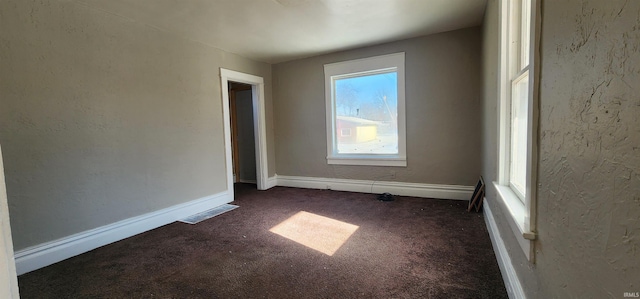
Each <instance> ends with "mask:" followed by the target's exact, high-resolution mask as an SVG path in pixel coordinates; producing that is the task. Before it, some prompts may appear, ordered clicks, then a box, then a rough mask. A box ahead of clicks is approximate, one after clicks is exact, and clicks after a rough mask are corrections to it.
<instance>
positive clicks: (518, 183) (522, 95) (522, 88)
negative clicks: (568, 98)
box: [509, 72, 529, 195]
mask: <svg viewBox="0 0 640 299" xmlns="http://www.w3.org/2000/svg"><path fill="white" fill-rule="evenodd" d="M512 88H513V89H512V96H511V165H510V171H509V172H510V178H509V181H510V183H511V185H512V186H513V187H514V188H515V189H516V190H517V191H519V192H520V195H524V194H525V190H526V189H525V186H526V170H527V115H528V97H529V73H528V72H526V73H525V74H524V75H523V76H521V77H519V78H518V79H516V80H514V81H513V87H512Z"/></svg>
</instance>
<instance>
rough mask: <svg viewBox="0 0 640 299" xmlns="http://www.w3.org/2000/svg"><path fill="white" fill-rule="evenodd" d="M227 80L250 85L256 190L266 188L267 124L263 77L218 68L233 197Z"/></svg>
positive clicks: (226, 152) (227, 165)
mask: <svg viewBox="0 0 640 299" xmlns="http://www.w3.org/2000/svg"><path fill="white" fill-rule="evenodd" d="M229 81H233V82H239V83H245V84H249V85H251V95H252V103H253V126H254V127H253V130H254V136H255V144H256V150H255V151H256V181H257V185H258V190H266V189H269V188H267V178H268V176H269V175H268V165H267V129H266V128H267V126H266V121H265V104H264V100H265V99H264V79H263V78H262V77H259V76H254V75H250V74H245V73H241V72H236V71H232V70H227V69H223V68H220V84H221V87H220V88H221V89H222V116H223V127H224V144H225V146H224V147H225V157H226V158H225V159H226V167H227V191H228V192H229V194H230V195H231V197H232V198H233V166H232V163H233V160H232V157H231V120H230V119H231V117H230V112H229V87H228V86H229Z"/></svg>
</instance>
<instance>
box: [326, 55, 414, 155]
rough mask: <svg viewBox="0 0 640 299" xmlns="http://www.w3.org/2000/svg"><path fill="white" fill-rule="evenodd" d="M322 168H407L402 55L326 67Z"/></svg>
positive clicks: (359, 60) (333, 64)
mask: <svg viewBox="0 0 640 299" xmlns="http://www.w3.org/2000/svg"><path fill="white" fill-rule="evenodd" d="M324 74H325V96H326V106H327V162H328V163H329V164H347V165H378V166H407V159H406V145H405V140H406V138H405V137H406V135H405V127H406V125H405V107H404V53H396V54H390V55H383V56H376V57H370V58H364V59H358V60H351V61H346V62H338V63H332V64H325V66H324Z"/></svg>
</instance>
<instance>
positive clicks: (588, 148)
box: [536, 0, 640, 298]
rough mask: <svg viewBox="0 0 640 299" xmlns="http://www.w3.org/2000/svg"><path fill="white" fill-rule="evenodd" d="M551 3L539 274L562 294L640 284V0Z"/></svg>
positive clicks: (547, 6) (546, 14)
mask: <svg viewBox="0 0 640 299" xmlns="http://www.w3.org/2000/svg"><path fill="white" fill-rule="evenodd" d="M543 7H544V8H543V9H544V10H543V25H542V73H541V88H540V161H539V180H538V183H539V185H540V187H539V189H538V211H539V212H538V213H539V214H538V223H539V224H538V231H539V233H540V240H539V242H538V243H539V244H536V245H539V247H540V253H539V254H538V260H539V262H538V268H539V269H538V270H539V271H540V273H539V277H540V279H541V281H542V284H543V286H544V288H547V289H549V290H552V293H553V294H557V295H558V296H560V297H567V296H575V297H598V298H605V297H615V298H620V297H622V296H623V293H624V292H640V220H639V218H640V1H622V0H616V1H545V2H544V3H543ZM547 273H548V274H552V275H545V274H547Z"/></svg>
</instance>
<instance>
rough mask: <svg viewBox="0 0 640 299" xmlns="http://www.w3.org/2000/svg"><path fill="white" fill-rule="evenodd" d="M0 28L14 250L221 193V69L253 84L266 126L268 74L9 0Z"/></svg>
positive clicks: (191, 46)
mask: <svg viewBox="0 0 640 299" xmlns="http://www.w3.org/2000/svg"><path fill="white" fill-rule="evenodd" d="M0 28H2V30H0V95H1V96H0V99H1V102H0V143H2V146H3V150H4V158H5V170H6V179H7V190H8V196H9V205H10V207H9V208H10V212H11V221H12V223H11V224H12V230H13V236H14V244H15V248H16V250H20V249H23V248H25V247H28V246H32V245H36V244H39V243H42V242H46V241H51V240H55V239H58V238H61V237H65V236H68V235H71V234H74V233H78V232H81V231H84V230H88V229H92V228H96V227H99V226H102V225H106V224H109V223H113V222H116V221H118V220H122V219H126V218H130V217H133V216H137V215H141V214H144V213H148V212H153V211H156V210H158V209H162V208H166V207H169V206H172V205H176V204H180V203H183V202H187V201H190V200H194V199H197V198H200V197H203V196H208V195H212V194H215V193H218V192H221V191H224V190H225V189H226V183H225V180H226V178H225V162H224V154H223V153H224V145H223V130H222V105H221V91H220V79H219V75H218V74H219V67H225V68H230V69H234V70H238V71H244V72H248V73H252V74H256V75H260V76H263V77H264V78H265V81H266V96H267V110H268V111H267V117H270V116H271V111H272V110H271V107H270V105H271V102H270V101H271V99H270V84H271V83H270V82H271V78H270V75H271V67H270V66H269V65H268V64H262V63H256V62H252V61H249V60H247V59H244V58H242V57H239V56H237V55H233V54H229V53H225V52H222V51H220V50H217V49H213V48H210V47H207V46H204V45H202V44H199V43H194V42H191V41H188V40H185V39H182V38H181V37H179V36H175V35H171V34H168V33H165V32H161V31H159V30H157V29H156V28H154V27H151V26H147V25H145V24H141V23H138V22H135V21H132V20H130V19H125V18H121V17H119V16H116V15H112V14H108V13H105V12H103V11H100V10H93V9H91V8H89V7H86V6H84V5H81V4H76V2H71V1H22V0H8V1H2V2H0ZM269 126H271V128H272V123H271V120H268V128H267V130H268V131H269V130H270V129H269ZM272 137H273V136H271V138H272ZM270 144H271V145H270V148H271V149H272V148H273V142H270ZM270 156H271V160H270V162H273V157H274V156H273V151H271V154H270ZM271 165H273V164H271ZM270 172H271V173H273V172H274V169H270Z"/></svg>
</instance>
